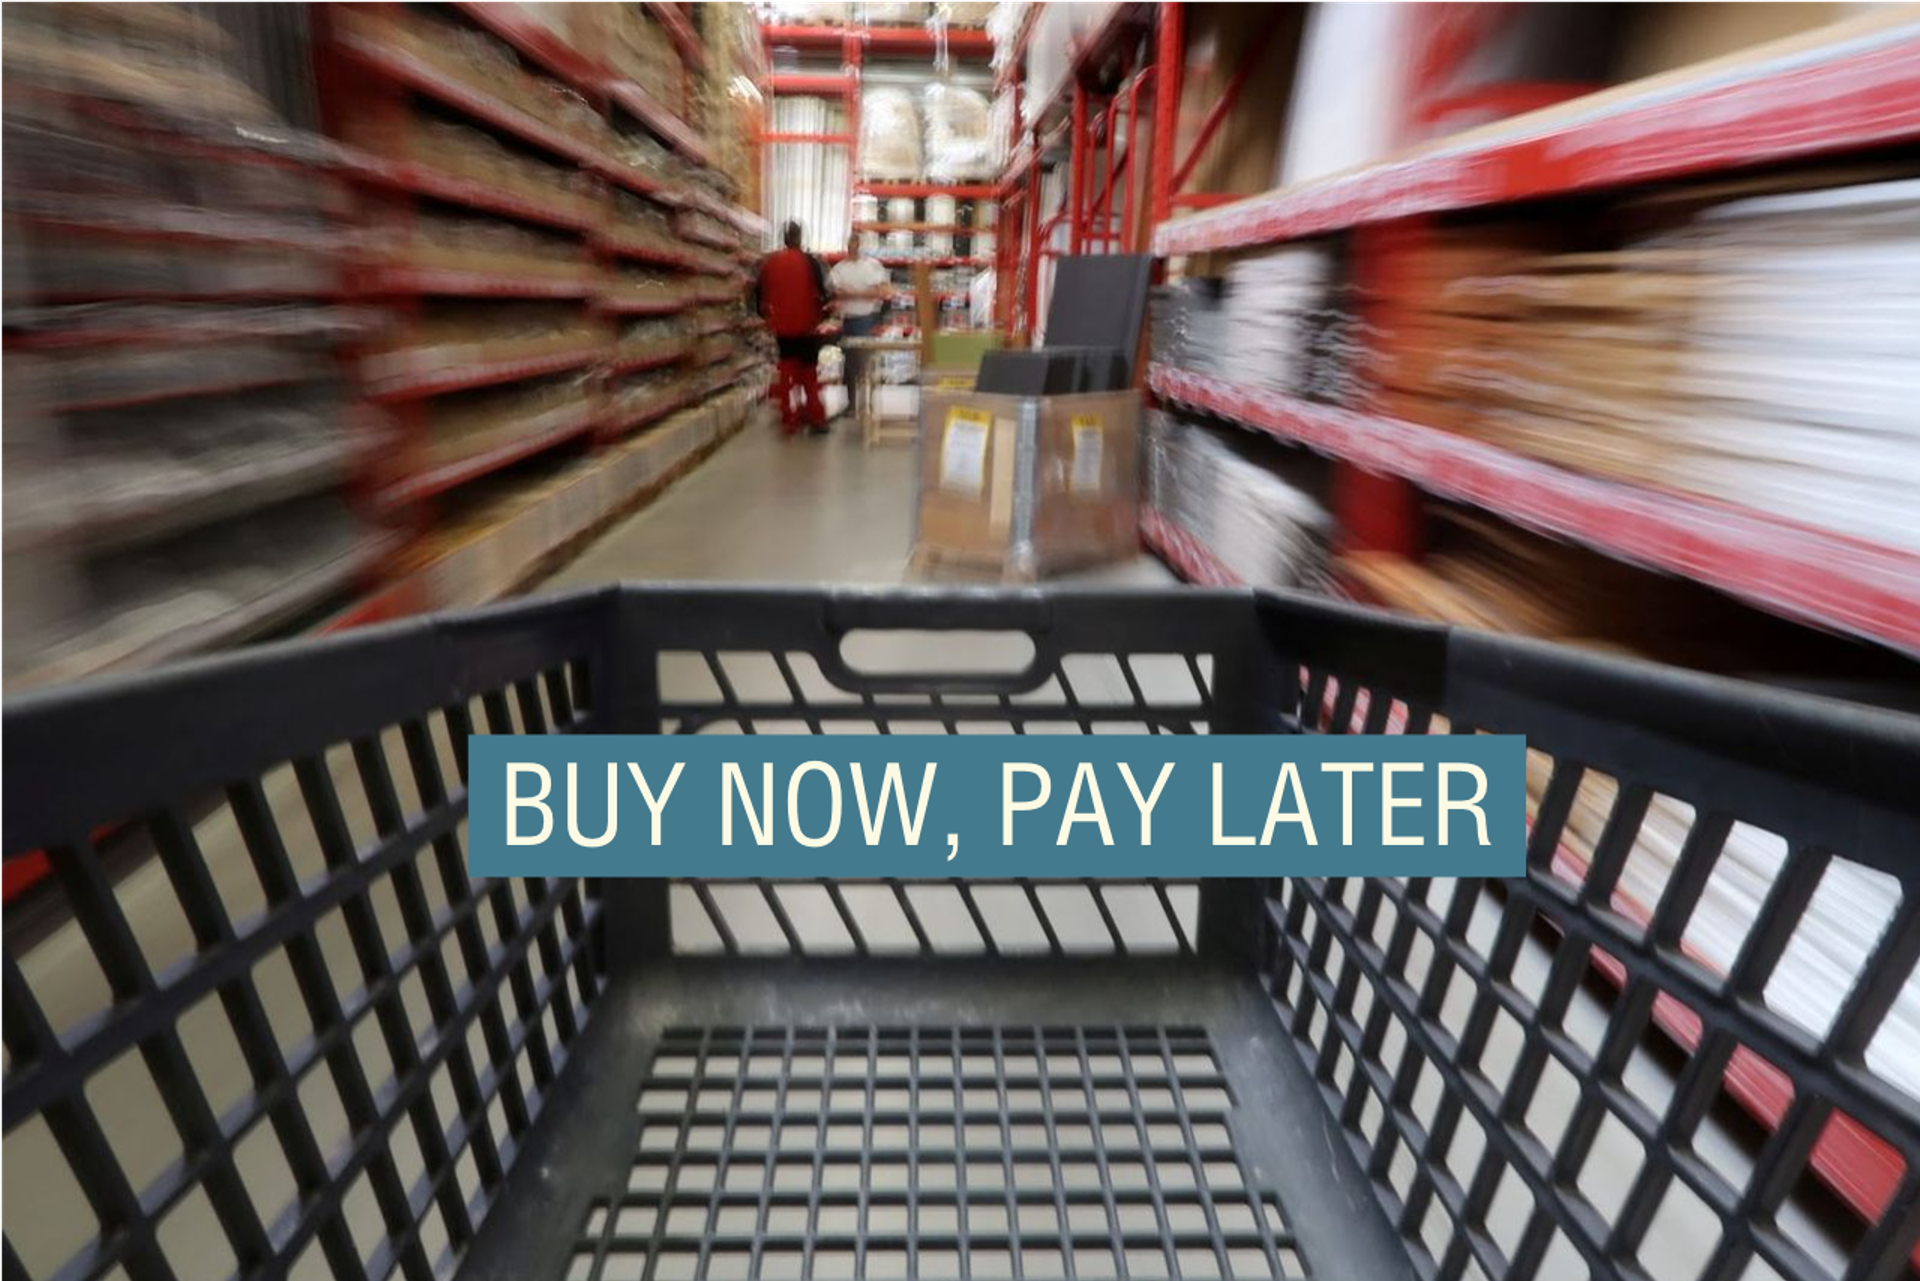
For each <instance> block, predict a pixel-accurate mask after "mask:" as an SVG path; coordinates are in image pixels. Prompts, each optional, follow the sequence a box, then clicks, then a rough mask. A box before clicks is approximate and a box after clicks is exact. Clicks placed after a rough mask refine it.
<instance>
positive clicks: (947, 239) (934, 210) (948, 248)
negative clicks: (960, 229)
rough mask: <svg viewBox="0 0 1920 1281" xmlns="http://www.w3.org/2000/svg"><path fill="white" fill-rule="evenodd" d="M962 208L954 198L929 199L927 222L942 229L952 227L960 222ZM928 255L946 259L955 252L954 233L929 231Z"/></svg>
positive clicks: (931, 197)
mask: <svg viewBox="0 0 1920 1281" xmlns="http://www.w3.org/2000/svg"><path fill="white" fill-rule="evenodd" d="M959 218H960V207H959V204H958V203H957V202H956V201H955V200H954V198H953V197H952V196H928V197H927V221H928V222H929V223H930V224H933V225H935V226H941V227H951V226H953V225H954V223H956V222H957V221H959ZM926 247H927V253H928V254H929V255H931V256H932V257H935V258H944V257H946V256H947V255H948V254H950V253H952V252H953V233H952V232H947V231H929V232H928V233H927V239H926Z"/></svg>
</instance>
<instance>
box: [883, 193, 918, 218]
mask: <svg viewBox="0 0 1920 1281" xmlns="http://www.w3.org/2000/svg"><path fill="white" fill-rule="evenodd" d="M887 221H888V222H912V221H914V207H913V199H912V198H911V197H909V196H895V197H894V198H893V199H891V200H889V201H887Z"/></svg>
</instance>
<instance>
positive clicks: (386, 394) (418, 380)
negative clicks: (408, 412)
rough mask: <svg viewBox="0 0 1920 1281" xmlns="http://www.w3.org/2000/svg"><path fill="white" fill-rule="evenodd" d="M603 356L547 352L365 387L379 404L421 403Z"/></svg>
mask: <svg viewBox="0 0 1920 1281" xmlns="http://www.w3.org/2000/svg"><path fill="white" fill-rule="evenodd" d="M604 354H605V349H604V348H600V347H588V348H582V349H580V350H576V351H560V352H550V353H548V354H547V355H544V356H527V357H522V358H520V359H518V360H494V361H488V362H486V363H484V364H477V365H456V366H454V367H452V368H450V369H421V370H413V371H406V370H403V371H402V372H400V373H397V374H390V375H388V376H386V377H384V378H380V379H378V380H376V381H374V382H373V383H371V384H370V385H369V386H368V388H367V394H368V395H369V396H371V397H372V398H373V399H374V400H379V401H400V400H420V399H424V398H425V397H428V396H439V395H443V394H445V393H447V392H450V391H466V390H467V389H469V388H472V387H492V386H495V385H497V384H499V383H510V382H519V381H521V380H523V379H528V378H544V377H546V376H547V375H549V374H560V373H565V372H567V371H568V370H570V369H583V368H585V367H586V366H588V365H591V364H593V363H594V362H595V361H597V360H599V359H600V358H601V357H602V356H603V355H604Z"/></svg>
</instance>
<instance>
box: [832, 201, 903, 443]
mask: <svg viewBox="0 0 1920 1281" xmlns="http://www.w3.org/2000/svg"><path fill="white" fill-rule="evenodd" d="M865 243H866V239H865V237H864V236H862V235H861V234H860V233H859V232H857V231H856V232H853V233H852V234H850V235H849V236H848V237H847V256H846V257H845V258H842V259H841V260H840V261H839V262H838V263H836V264H835V265H834V268H833V270H832V271H831V272H829V273H828V274H827V283H828V285H829V286H830V287H831V288H832V290H833V300H834V303H835V305H837V306H838V307H839V309H840V336H841V337H842V338H865V337H867V336H869V335H870V334H872V333H873V331H874V330H875V329H877V328H878V327H879V325H880V308H881V306H882V305H883V304H884V303H885V302H886V300H887V289H888V286H889V285H890V284H891V283H892V277H891V276H890V275H889V274H888V272H887V269H886V267H885V266H883V265H882V264H881V262H880V261H879V259H877V258H872V257H869V256H867V255H866V254H864V253H862V252H861V250H862V249H863V248H864V247H865ZM840 350H841V354H842V355H843V356H844V357H845V362H844V364H843V365H842V366H841V367H842V368H843V369H844V370H845V371H846V382H847V408H848V410H852V409H853V407H854V405H853V398H854V396H855V395H856V394H857V393H858V391H859V388H860V386H861V382H860V375H861V373H862V372H864V370H865V369H866V364H867V361H868V360H870V359H872V354H871V353H870V352H864V351H850V350H848V349H847V348H845V347H842V348H841V349H840Z"/></svg>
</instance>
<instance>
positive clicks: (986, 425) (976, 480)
mask: <svg viewBox="0 0 1920 1281" xmlns="http://www.w3.org/2000/svg"><path fill="white" fill-rule="evenodd" d="M992 426H993V415H991V414H989V413H987V412H985V411H984V410H979V409H968V408H966V407H964V406H960V405H956V406H954V407H953V408H952V409H949V410H948V411H947V426H946V430H945V431H944V432H943V433H942V434H941V437H940V488H942V489H954V490H959V491H961V492H963V493H968V494H978V493H979V492H980V489H981V487H982V486H983V485H985V484H986V479H987V432H988V431H989V430H990V429H991V428H992Z"/></svg>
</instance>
